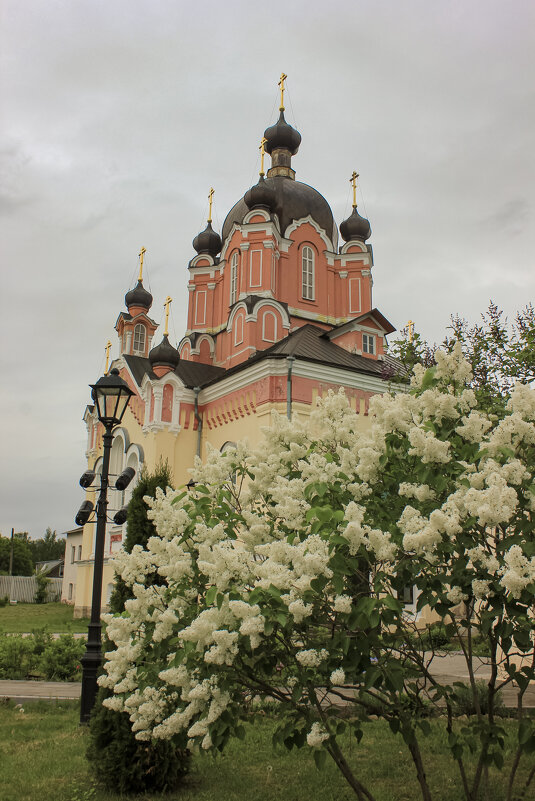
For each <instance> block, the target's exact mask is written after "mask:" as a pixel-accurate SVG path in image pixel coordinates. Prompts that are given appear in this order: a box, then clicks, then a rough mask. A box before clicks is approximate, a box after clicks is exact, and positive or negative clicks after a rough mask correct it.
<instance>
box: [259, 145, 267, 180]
mask: <svg viewBox="0 0 535 801" xmlns="http://www.w3.org/2000/svg"><path fill="white" fill-rule="evenodd" d="M266 142H267V139H266V137H265V136H263V137H262V139H261V140H260V175H264V174H265V173H264V156H265V154H266Z"/></svg>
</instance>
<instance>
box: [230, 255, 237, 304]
mask: <svg viewBox="0 0 535 801" xmlns="http://www.w3.org/2000/svg"><path fill="white" fill-rule="evenodd" d="M237 298H238V253H233V254H232V259H231V260H230V305H231V306H232V305H233V304H234V303H236V300H237Z"/></svg>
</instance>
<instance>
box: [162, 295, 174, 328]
mask: <svg viewBox="0 0 535 801" xmlns="http://www.w3.org/2000/svg"><path fill="white" fill-rule="evenodd" d="M172 302H173V298H170V297H169V295H168V296H167V297H166V299H165V303H164V304H163V307H164V309H165V331H164V332H163V335H164V337H166V336H168V334H169V306H170V305H171V303H172Z"/></svg>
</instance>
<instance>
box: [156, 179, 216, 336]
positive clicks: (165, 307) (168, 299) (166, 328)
mask: <svg viewBox="0 0 535 801" xmlns="http://www.w3.org/2000/svg"><path fill="white" fill-rule="evenodd" d="M212 191H213V190H212ZM208 222H210V221H208ZM172 302H173V298H171V297H169V295H168V296H167V297H166V299H165V303H164V304H163V307H164V309H165V331H164V332H163V335H164V337H166V336H168V334H169V306H170V305H171V303H172Z"/></svg>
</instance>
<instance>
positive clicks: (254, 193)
mask: <svg viewBox="0 0 535 801" xmlns="http://www.w3.org/2000/svg"><path fill="white" fill-rule="evenodd" d="M243 200H244V202H245V205H246V206H247V208H248V209H268V210H269V211H273V209H274V208H275V204H276V202H277V198H276V197H275V190H274V189H273V187H272V186H270V185H269V184H268V183H267V181H266V180H265V179H264V176H263V175H261V176H260V180H259V181H258V183H257V184H255V185H254V186H252V187H251V188H250V189H249V190H248V191H247V192H246V193H245V196H244V198H243Z"/></svg>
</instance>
